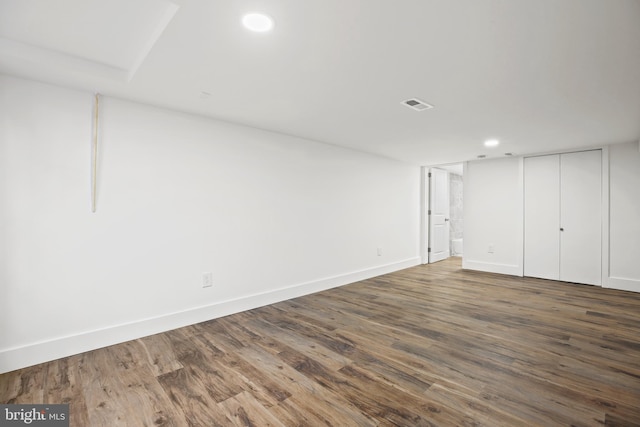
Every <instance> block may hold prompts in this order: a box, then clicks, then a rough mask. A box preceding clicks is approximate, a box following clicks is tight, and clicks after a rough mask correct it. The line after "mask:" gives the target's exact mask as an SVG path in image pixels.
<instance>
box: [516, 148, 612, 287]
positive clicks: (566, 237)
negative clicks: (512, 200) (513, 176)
mask: <svg viewBox="0 0 640 427" xmlns="http://www.w3.org/2000/svg"><path fill="white" fill-rule="evenodd" d="M601 181H602V152H601V151H600V150H593V151H583V152H578V153H566V154H555V155H548V156H539V157H528V158H525V159H524V275H525V276H530V277H540V278H543V279H554V280H563V281H566V282H575V283H585V284H591V285H600V284H601V265H602V262H601V252H602V249H601V248H602V236H601V223H602V188H601V186H602V184H601Z"/></svg>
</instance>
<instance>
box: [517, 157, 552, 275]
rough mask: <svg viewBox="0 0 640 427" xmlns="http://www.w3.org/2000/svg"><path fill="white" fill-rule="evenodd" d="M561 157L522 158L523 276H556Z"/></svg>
mask: <svg viewBox="0 0 640 427" xmlns="http://www.w3.org/2000/svg"><path fill="white" fill-rule="evenodd" d="M559 230H560V156H559V155H551V156H540V157H527V158H525V159H524V275H525V276H530V277H540V278H543V279H553V280H558V279H559V272H560V231H559Z"/></svg>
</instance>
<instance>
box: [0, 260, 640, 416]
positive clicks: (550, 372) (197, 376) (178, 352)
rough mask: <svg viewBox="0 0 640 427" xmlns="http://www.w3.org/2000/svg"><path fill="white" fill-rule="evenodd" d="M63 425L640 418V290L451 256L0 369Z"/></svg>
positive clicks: (10, 399) (5, 386)
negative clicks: (487, 268) (61, 417)
mask: <svg viewBox="0 0 640 427" xmlns="http://www.w3.org/2000/svg"><path fill="white" fill-rule="evenodd" d="M0 401H1V402H2V403H70V411H71V425H72V426H82V427H84V426H109V427H112V426H214V425H220V426H322V425H332V426H376V425H379V426H396V425H397V426H460V425H465V426H476V425H486V426H534V425H539V426H556V425H558V426H563V425H567V426H568V425H575V426H602V425H607V426H622V425H624V426H631V425H640V294H635V293H630V292H622V291H615V290H610V289H600V288H596V287H591V286H585V285H575V284H568V283H560V282H554V281H547V280H538V279H531V278H516V277H510V276H501V275H496V274H488V273H479V272H471V271H463V270H462V269H461V268H460V261H459V260H458V259H455V258H452V259H450V260H447V261H443V262H440V263H437V264H433V265H428V266H419V267H414V268H410V269H407V270H403V271H400V272H397V273H393V274H388V275H385V276H381V277H377V278H374V279H370V280H365V281H362V282H359V283H355V284H352V285H348V286H344V287H341V288H337V289H332V290H329V291H325V292H321V293H318V294H314V295H309V296H305V297H301V298H297V299H294V300H291V301H286V302H282V303H278V304H274V305H271V306H268V307H263V308H259V309H255V310H251V311H249V312H245V313H240V314H236V315H232V316H228V317H225V318H221V319H216V320H212V321H209V322H205V323H201V324H197V325H194V326H189V327H186V328H182V329H177V330H174V331H170V332H166V333H163V334H158V335H154V336H151V337H147V338H143V339H139V340H135V341H130V342H126V343H123V344H120V345H115V346H111V347H107V348H103V349H100V350H96V351H91V352H88V353H84V354H79V355H75V356H72V357H68V358H65V359H60V360H57V361H53V362H49V363H44V364H41V365H37V366H33V367H30V368H26V369H22V370H18V371H14V372H10V373H7V374H4V375H2V376H0Z"/></svg>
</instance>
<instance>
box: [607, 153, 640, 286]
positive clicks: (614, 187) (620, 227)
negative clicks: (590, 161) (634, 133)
mask: <svg viewBox="0 0 640 427" xmlns="http://www.w3.org/2000/svg"><path fill="white" fill-rule="evenodd" d="M609 171H610V175H609V176H610V179H609V203H610V210H609V220H610V222H609V251H610V252H609V275H608V277H607V278H605V280H604V281H603V284H604V286H607V287H612V288H617V289H625V290H630V291H636V292H640V262H639V260H640V149H638V143H637V142H634V143H628V144H616V145H611V146H609Z"/></svg>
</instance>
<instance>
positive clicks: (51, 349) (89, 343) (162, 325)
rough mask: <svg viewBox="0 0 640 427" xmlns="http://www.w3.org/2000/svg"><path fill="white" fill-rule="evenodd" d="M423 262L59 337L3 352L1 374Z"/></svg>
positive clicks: (401, 263)
mask: <svg viewBox="0 0 640 427" xmlns="http://www.w3.org/2000/svg"><path fill="white" fill-rule="evenodd" d="M419 264H420V258H419V257H415V258H410V259H406V260H402V261H397V262H393V263H390V264H385V265H381V266H377V267H373V268H368V269H364V270H359V271H354V272H351V273H347V274H342V275H338V276H333V277H326V278H323V279H319V280H314V281H311V282H306V283H300V284H297V285H293V286H289V287H286V288H281V289H276V290H272V291H269V292H264V293H260V294H254V295H249V296H246V297H242V298H237V299H233V300H228V301H222V302H218V303H215V304H210V305H206V306H202V307H194V308H192V309H189V310H185V311H180V312H175V313H169V314H166V315H162V316H158V317H154V318H148V319H141V320H139V321H136V322H132V323H126V324H121V325H114V326H112V327H108V328H104V329H99V330H94V331H90V332H85V333H80V334H75V335H69V336H65V337H57V338H54V339H51V340H47V341H41V342H37V343H33V344H29V345H25V346H21V347H14V348H9V349H5V350H1V351H0V373H5V372H9V371H13V370H15V369H21V368H25V367H27V366H32V365H36V364H38V363H44V362H48V361H51V360H56V359H59V358H62V357H67V356H71V355H74V354H79V353H83V352H85V351H90V350H95V349H98V348H102V347H107V346H109V345H113V344H118V343H122V342H125V341H130V340H134V339H138V338H142V337H145V336H149V335H153V334H157V333H160V332H165V331H170V330H172V329H177V328H181V327H183V326H188V325H193V324H195V323H199V322H204V321H207V320H211V319H215V318H218V317H223V316H227V315H230V314H234V313H239V312H241V311H246V310H251V309H253V308H257V307H262V306H265V305H268V304H273V303H276V302H279V301H284V300H288V299H292V298H296V297H299V296H303V295H308V294H312V293H314V292H319V291H323V290H327V289H331V288H335V287H338V286H342V285H346V284H349V283H353V282H357V281H360V280H364V279H369V278H371V277H376V276H380V275H382V274H387V273H391V272H394V271H398V270H402V269H405V268H409V267H413V266H416V265H419Z"/></svg>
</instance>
